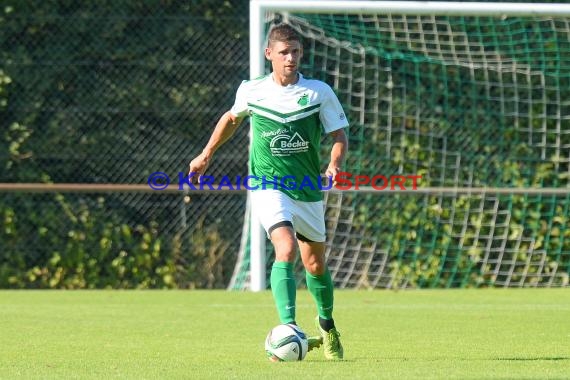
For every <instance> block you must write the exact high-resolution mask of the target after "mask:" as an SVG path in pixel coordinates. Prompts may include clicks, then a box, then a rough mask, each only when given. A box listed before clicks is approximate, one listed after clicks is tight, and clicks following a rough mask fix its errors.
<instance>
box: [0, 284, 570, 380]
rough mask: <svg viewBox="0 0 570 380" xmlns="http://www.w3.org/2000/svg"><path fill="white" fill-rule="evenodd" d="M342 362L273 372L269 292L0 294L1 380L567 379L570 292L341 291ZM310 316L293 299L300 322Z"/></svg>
mask: <svg viewBox="0 0 570 380" xmlns="http://www.w3.org/2000/svg"><path fill="white" fill-rule="evenodd" d="M336 302H337V304H336V309H335V316H336V319H337V325H338V327H339V330H340V331H341V334H342V339H343V344H344V347H345V359H346V360H344V361H343V362H333V363H331V362H327V361H325V360H324V358H323V356H322V352H321V351H318V352H311V353H309V354H308V355H307V358H306V359H305V360H304V361H303V362H295V363H270V362H269V361H268V360H267V359H266V358H265V354H264V350H263V341H264V338H265V335H266V333H267V332H268V330H269V329H270V328H271V327H272V326H274V325H276V324H277V323H278V321H277V318H276V312H275V311H274V308H273V303H272V298H271V294H270V293H269V292H262V293H242V292H226V291H0V378H1V379H39V378H41V379H49V378H54V379H55V378H57V379H67V378H81V379H83V378H92V379H102V378H112V379H115V378H121V379H123V378H125V379H156V378H161V379H183V378H185V379H210V378H211V379H233V378H235V379H268V378H271V379H272V380H275V379H295V378H297V379H301V378H308V379H323V378H332V379H379V378H386V379H427V378H439V379H442V378H443V379H452V378H455V379H469V378H470V379H501V378H502V379H541V378H543V379H568V378H570V346H569V343H570V290H569V289H525V290H523V289H521V290H499V289H481V290H432V291H423V290H422V291H404V292H392V291H337V293H336ZM314 315H315V309H314V306H313V304H312V301H311V299H310V296H309V295H308V293H306V292H305V291H300V292H299V294H298V311H297V316H298V322H299V324H300V325H301V327H303V328H304V329H305V331H306V332H308V333H311V334H313V333H314V332H315V330H314V327H313V318H314Z"/></svg>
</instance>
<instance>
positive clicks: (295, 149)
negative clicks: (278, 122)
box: [269, 132, 309, 156]
mask: <svg viewBox="0 0 570 380" xmlns="http://www.w3.org/2000/svg"><path fill="white" fill-rule="evenodd" d="M269 148H270V149H271V154H272V155H273V156H290V155H291V154H295V153H304V152H307V151H308V150H309V142H308V141H305V140H304V139H303V138H302V137H301V135H299V133H298V132H295V133H294V134H293V136H290V135H289V134H286V133H282V134H279V135H277V136H275V137H273V138H272V139H271V141H270V142H269Z"/></svg>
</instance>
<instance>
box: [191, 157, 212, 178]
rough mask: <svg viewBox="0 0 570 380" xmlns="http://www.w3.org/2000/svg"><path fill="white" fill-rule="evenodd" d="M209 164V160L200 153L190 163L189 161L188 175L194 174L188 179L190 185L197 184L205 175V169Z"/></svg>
mask: <svg viewBox="0 0 570 380" xmlns="http://www.w3.org/2000/svg"><path fill="white" fill-rule="evenodd" d="M209 163H210V159H209V158H208V157H207V156H206V154H204V153H201V154H200V155H198V156H197V157H196V158H194V159H193V160H192V161H190V164H189V167H188V175H190V174H191V173H196V174H194V175H193V176H192V177H191V178H190V180H191V181H192V183H198V181H199V179H200V177H201V176H203V175H204V173H206V169H207V168H208V165H209Z"/></svg>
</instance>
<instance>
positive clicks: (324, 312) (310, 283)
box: [297, 234, 344, 360]
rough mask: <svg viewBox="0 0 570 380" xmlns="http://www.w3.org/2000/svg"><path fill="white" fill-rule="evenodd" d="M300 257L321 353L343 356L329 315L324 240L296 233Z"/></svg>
mask: <svg viewBox="0 0 570 380" xmlns="http://www.w3.org/2000/svg"><path fill="white" fill-rule="evenodd" d="M297 237H298V239H299V248H300V250H301V259H302V260H303V265H304V266H305V275H306V279H307V289H308V290H309V292H310V293H311V295H312V296H313V299H314V300H315V303H316V304H317V310H318V315H317V318H316V325H317V329H318V330H319V333H320V334H321V336H322V337H323V343H324V354H325V357H326V358H327V359H331V360H338V359H342V358H343V357H344V349H343V347H342V344H341V342H340V334H339V332H338V330H337V329H336V327H335V324H334V319H333V316H332V313H333V307H334V285H333V282H332V277H331V274H330V272H329V270H328V268H327V266H326V262H325V244H324V243H323V242H312V241H308V239H307V238H306V237H304V236H303V235H301V234H298V235H297Z"/></svg>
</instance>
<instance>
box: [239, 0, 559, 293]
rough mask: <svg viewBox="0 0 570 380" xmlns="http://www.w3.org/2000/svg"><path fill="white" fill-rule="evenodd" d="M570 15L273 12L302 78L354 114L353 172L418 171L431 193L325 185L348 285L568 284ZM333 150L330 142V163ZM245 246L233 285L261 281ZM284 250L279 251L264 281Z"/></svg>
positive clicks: (333, 243) (326, 145)
mask: <svg viewBox="0 0 570 380" xmlns="http://www.w3.org/2000/svg"><path fill="white" fill-rule="evenodd" d="M488 5H489V4H488ZM526 5H528V4H525V6H526ZM450 6H451V5H450ZM521 6H522V5H521ZM552 9H554V8H552ZM561 9H562V11H558V12H555V11H552V12H550V13H551V14H540V15H536V14H539V12H535V15H529V16H525V15H520V14H516V15H510V14H509V13H507V12H501V11H500V10H498V11H497V12H496V13H494V15H492V16H489V15H476V14H463V15H461V14H458V15H450V14H447V15H438V14H426V12H425V11H422V12H417V14H413V12H411V11H406V12H401V13H398V12H397V11H390V10H385V11H382V12H378V13H371V12H370V11H366V12H363V13H346V12H344V11H337V12H334V11H333V12H323V13H318V12H315V11H312V12H311V13H299V12H281V13H274V12H268V13H266V14H265V15H264V16H265V20H266V25H265V29H266V30H267V29H268V28H269V27H270V25H271V23H273V22H278V21H280V20H282V21H287V22H288V23H290V24H291V25H293V26H294V27H295V29H296V30H297V31H299V32H300V33H301V34H302V36H303V39H304V49H305V50H304V58H303V66H302V70H301V71H302V72H303V74H304V75H305V76H309V77H313V78H316V79H320V80H323V81H325V82H327V83H329V84H330V85H331V86H332V87H333V88H334V89H335V91H336V93H337V95H338V96H339V99H340V100H341V102H342V104H343V106H344V108H345V110H346V112H347V114H348V118H349V120H350V122H351V125H350V128H349V130H348V134H349V142H350V150H349V155H348V157H347V162H346V167H345V169H346V171H348V172H351V173H355V174H359V175H368V176H371V177H372V176H374V175H377V174H381V175H384V176H386V177H388V176H391V175H421V176H422V179H421V181H420V187H421V188H429V189H431V190H430V191H427V190H426V191H413V190H411V191H406V192H394V191H392V192H391V191H389V190H384V191H372V192H363V191H344V192H327V193H326V194H325V201H326V218H327V236H328V240H327V249H326V254H327V258H328V263H329V266H330V269H331V272H332V276H333V279H334V282H335V285H336V286H337V287H341V288H342V287H364V288H407V287H482V286H499V287H528V286H541V287H542V286H568V284H569V276H570V187H569V179H570V16H568V15H569V14H570V13H569V12H568V10H569V9H568V7H567V6H562V8H561ZM253 48H254V47H252V49H253ZM268 69H269V68H268V67H266V70H268ZM329 149H330V140H327V139H326V138H325V139H324V140H323V161H324V160H326V159H327V157H328V150H329ZM324 162H326V161H324ZM450 187H451V188H455V189H456V191H444V188H447V189H448V188H450ZM246 227H247V226H246ZM245 236H246V237H247V236H248V235H247V234H246V235H245ZM249 253H250V244H249V240H248V239H244V241H243V244H242V250H241V253H240V260H238V262H237V264H236V268H235V272H234V277H233V280H232V283H231V284H230V287H231V288H234V289H240V288H248V287H249V280H250V272H249V264H250V262H249V260H250V255H249ZM272 255H273V253H272V247H271V245H270V244H267V249H266V258H267V261H266V263H267V265H266V274H268V273H269V270H270V265H271V263H272ZM298 265H299V266H300V263H299V264H298ZM302 274H303V273H302V271H298V275H299V278H298V282H299V286H303V282H304V276H303V275H302Z"/></svg>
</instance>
